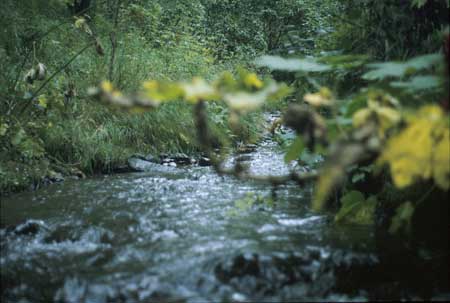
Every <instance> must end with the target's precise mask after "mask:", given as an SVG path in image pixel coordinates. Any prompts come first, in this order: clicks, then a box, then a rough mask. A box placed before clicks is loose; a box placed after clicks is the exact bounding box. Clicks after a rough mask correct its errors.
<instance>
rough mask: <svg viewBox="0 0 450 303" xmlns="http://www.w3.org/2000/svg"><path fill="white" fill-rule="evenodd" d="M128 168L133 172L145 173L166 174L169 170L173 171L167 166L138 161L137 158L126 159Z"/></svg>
mask: <svg viewBox="0 0 450 303" xmlns="http://www.w3.org/2000/svg"><path fill="white" fill-rule="evenodd" d="M128 166H129V167H130V168H131V169H132V170H133V171H134V172H147V171H148V172H149V171H153V172H167V171H168V170H169V169H173V168H169V167H167V166H164V165H161V164H157V163H153V162H149V161H145V160H142V159H138V158H130V159H128Z"/></svg>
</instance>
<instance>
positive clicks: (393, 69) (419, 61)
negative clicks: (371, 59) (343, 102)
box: [362, 54, 442, 80]
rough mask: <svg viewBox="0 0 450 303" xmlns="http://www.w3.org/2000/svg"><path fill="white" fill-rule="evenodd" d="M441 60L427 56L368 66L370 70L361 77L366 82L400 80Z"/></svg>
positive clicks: (439, 56)
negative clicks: (388, 79) (389, 79)
mask: <svg viewBox="0 0 450 303" xmlns="http://www.w3.org/2000/svg"><path fill="white" fill-rule="evenodd" d="M441 60H442V55H440V54H428V55H423V56H418V57H415V58H412V59H410V60H408V61H406V62H383V63H372V64H368V65H367V67H368V68H370V69H372V70H371V71H369V72H367V73H365V74H364V75H363V76H362V77H363V79H366V80H384V79H386V78H390V77H392V78H401V77H403V76H405V75H406V74H410V73H415V72H417V71H420V70H424V69H428V68H430V67H432V66H434V65H436V64H437V63H439V62H440V61H441Z"/></svg>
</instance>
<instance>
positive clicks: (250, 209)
mask: <svg viewBox="0 0 450 303" xmlns="http://www.w3.org/2000/svg"><path fill="white" fill-rule="evenodd" d="M269 119H270V118H269ZM237 156H243V155H237ZM237 156H236V157H237ZM244 156H245V161H246V163H248V164H249V165H250V170H251V171H252V172H254V173H255V174H272V175H277V174H284V173H286V172H288V171H289V167H287V166H286V165H285V164H284V162H283V152H282V150H281V149H280V148H279V146H278V144H277V143H276V142H274V141H272V139H271V138H270V136H265V137H264V138H263V139H262V140H261V142H260V143H258V145H257V147H256V149H254V150H253V151H251V152H249V153H246V154H244ZM232 161H233V159H232V160H231V162H232ZM154 165H155V166H158V167H157V169H156V168H155V169H149V170H148V171H146V172H139V173H126V174H115V175H107V176H101V177H96V178H90V179H85V180H67V181H65V182H63V183H60V184H55V185H52V186H49V187H46V188H43V189H40V190H38V191H35V192H24V193H20V194H16V195H13V196H10V197H7V198H5V199H4V200H2V202H1V229H0V236H1V241H0V245H1V252H2V253H1V258H0V265H1V282H2V291H1V297H0V298H1V302H49V301H56V302H142V301H145V302H149V301H152V302H154V301H158V302H159V301H163V302H166V301H169V302H174V301H175V302H205V301H215V302H217V301H219V302H220V301H221V302H230V301H234V302H243V301H258V302H261V301H299V300H306V301H311V300H318V301H321V300H329V301H336V300H344V301H349V300H356V301H361V300H368V299H369V298H368V296H367V293H366V291H364V290H363V289H359V288H358V280H361V276H363V275H367V271H369V272H370V264H372V263H376V262H377V255H376V254H375V248H374V247H375V245H374V235H373V233H372V231H371V229H370V228H365V227H351V228H350V227H337V226H335V225H334V224H332V218H330V217H327V216H326V215H318V214H316V213H313V212H312V211H311V210H310V207H309V204H310V200H311V193H312V186H310V185H307V186H304V187H300V186H298V185H297V184H288V185H284V186H279V187H277V188H272V187H270V186H268V185H267V184H262V183H256V182H252V181H241V180H237V179H235V178H232V177H226V176H219V175H217V174H216V173H215V172H214V171H213V169H212V168H211V167H200V166H195V165H190V166H180V167H170V166H163V165H159V164H154ZM256 196H258V197H257V198H255V197H256ZM255 201H256V202H255ZM355 264H356V265H361V266H359V267H358V266H356V269H355V268H353V267H354V265H355ZM350 269H351V270H352V273H353V274H352V275H348V274H347V273H348V272H349V270H350ZM355 283H356V284H355ZM349 285H352V286H349ZM355 285H356V286H355Z"/></svg>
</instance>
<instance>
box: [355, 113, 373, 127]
mask: <svg viewBox="0 0 450 303" xmlns="http://www.w3.org/2000/svg"><path fill="white" fill-rule="evenodd" d="M372 113H373V111H372V110H371V109H368V108H363V109H360V110H358V111H357V112H356V113H354V114H353V126H354V127H355V128H356V127H360V126H362V125H363V124H364V123H366V122H367V120H369V117H370V115H371V114H372Z"/></svg>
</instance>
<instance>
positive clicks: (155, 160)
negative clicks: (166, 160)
mask: <svg viewBox="0 0 450 303" xmlns="http://www.w3.org/2000/svg"><path fill="white" fill-rule="evenodd" d="M142 160H145V161H148V162H152V163H160V160H159V158H158V157H155V156H153V155H152V154H148V155H147V156H145V157H144V159H142Z"/></svg>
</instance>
